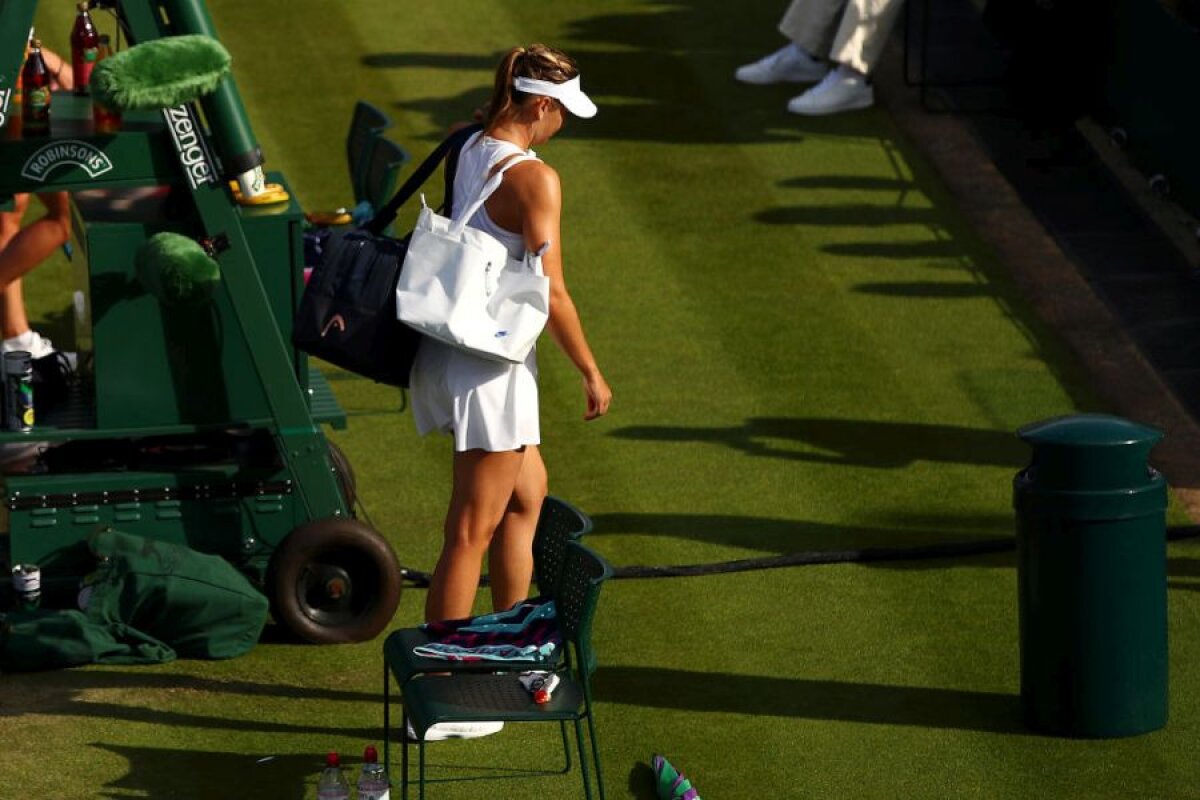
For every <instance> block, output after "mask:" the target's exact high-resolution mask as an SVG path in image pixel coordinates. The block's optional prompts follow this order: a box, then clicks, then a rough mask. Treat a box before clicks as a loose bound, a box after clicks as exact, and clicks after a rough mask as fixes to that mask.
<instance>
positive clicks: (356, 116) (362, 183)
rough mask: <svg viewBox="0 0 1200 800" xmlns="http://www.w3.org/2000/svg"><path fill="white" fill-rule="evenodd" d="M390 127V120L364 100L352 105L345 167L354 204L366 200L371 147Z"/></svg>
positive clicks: (347, 134) (347, 133)
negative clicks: (348, 174) (347, 171)
mask: <svg viewBox="0 0 1200 800" xmlns="http://www.w3.org/2000/svg"><path fill="white" fill-rule="evenodd" d="M390 127H392V120H391V118H390V117H389V116H388V115H387V114H385V113H383V111H381V110H380V109H379V108H378V107H376V106H374V105H372V104H370V103H368V102H367V101H366V100H359V101H358V102H357V103H355V104H354V113H353V114H352V115H351V116H350V130H348V131H347V132H346V167H347V169H348V170H349V172H350V189H351V190H352V191H353V192H354V202H356V203H361V202H362V201H363V200H366V199H367V188H366V187H367V183H366V180H367V161H368V157H369V155H370V153H371V145H372V143H373V142H374V140H376V139H378V138H379V137H380V136H381V135H382V134H383V132H384V131H385V130H387V129H388V128H390Z"/></svg>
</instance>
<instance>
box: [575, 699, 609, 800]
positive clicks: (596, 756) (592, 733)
mask: <svg viewBox="0 0 1200 800" xmlns="http://www.w3.org/2000/svg"><path fill="white" fill-rule="evenodd" d="M587 721H588V737H589V738H590V739H591V740H592V760H593V761H594V762H595V763H596V786H597V787H598V788H599V789H600V800H604V773H603V771H602V770H601V767H600V744H599V742H598V741H597V740H596V723H595V721H594V720H593V719H592V710H591V709H590V708H589V709H588V712H587ZM583 757H584V756H583V753H580V754H579V759H580V761H582V760H583Z"/></svg>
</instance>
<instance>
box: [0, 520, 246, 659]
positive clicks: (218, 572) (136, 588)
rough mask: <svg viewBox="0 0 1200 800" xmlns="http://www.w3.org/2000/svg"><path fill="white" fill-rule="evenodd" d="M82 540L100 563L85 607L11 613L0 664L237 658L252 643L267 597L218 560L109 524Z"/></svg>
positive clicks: (0, 636)
mask: <svg viewBox="0 0 1200 800" xmlns="http://www.w3.org/2000/svg"><path fill="white" fill-rule="evenodd" d="M88 544H89V546H90V547H91V550H92V552H93V553H94V554H95V555H96V557H97V560H98V566H97V570H96V574H95V575H94V576H92V578H91V579H90V584H91V586H92V594H91V599H90V601H89V602H88V606H87V609H86V610H84V611H82V612H80V611H54V610H39V611H29V612H14V613H12V614H9V615H8V616H7V618H6V619H5V621H4V622H3V624H2V625H0V670H5V671H8V672H23V671H30V670H39V669H53V668H57V667H72V666H79V665H81V664H151V663H163V662H167V661H173V660H174V659H175V658H176V657H180V656H182V657H184V658H233V657H235V656H239V655H242V654H243V653H246V652H248V651H249V650H250V649H251V648H252V647H254V645H255V643H257V642H258V637H259V635H260V634H261V633H262V629H263V626H264V625H265V624H266V621H267V599H266V598H265V597H264V596H263V595H262V594H261V593H260V592H259V591H258V590H256V589H255V588H254V587H253V586H252V585H251V584H250V582H249V581H248V580H247V579H246V578H245V576H243V575H242V574H241V573H240V572H238V571H237V570H236V569H235V568H234V567H233V566H232V565H231V564H230V563H229V562H227V561H225V560H224V559H223V558H220V557H218V556H210V555H204V554H202V553H197V552H196V551H194V550H191V549H189V548H187V547H183V546H181V545H175V544H168V543H164V542H156V541H154V540H152V539H144V538H142V537H139V536H131V535H129V534H124V533H119V532H117V531H113V530H101V531H97V532H96V533H94V534H92V536H91V537H90V539H89V542H88Z"/></svg>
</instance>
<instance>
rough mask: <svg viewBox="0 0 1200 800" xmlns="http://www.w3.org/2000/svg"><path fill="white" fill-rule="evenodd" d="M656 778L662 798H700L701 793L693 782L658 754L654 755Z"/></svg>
mask: <svg viewBox="0 0 1200 800" xmlns="http://www.w3.org/2000/svg"><path fill="white" fill-rule="evenodd" d="M654 778H655V780H656V782H657V786H658V796H659V799H660V800H700V794H699V793H698V792H697V791H696V790H695V789H694V788H692V782H691V781H689V780H688V779H687V777H685V776H684V774H683V773H682V772H680V771H679V770H677V769H675V767H673V766H671V762H670V761H667V759H665V758H663V757H662V756H660V755H658V754H655V756H654Z"/></svg>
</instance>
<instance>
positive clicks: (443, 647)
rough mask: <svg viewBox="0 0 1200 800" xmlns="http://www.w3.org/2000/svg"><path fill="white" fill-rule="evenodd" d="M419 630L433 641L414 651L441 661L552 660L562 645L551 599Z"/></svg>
mask: <svg viewBox="0 0 1200 800" xmlns="http://www.w3.org/2000/svg"><path fill="white" fill-rule="evenodd" d="M421 630H423V631H424V632H425V633H427V634H429V636H430V638H432V639H435V640H436V641H433V642H430V643H429V644H425V645H420V646H418V647H414V648H413V653H414V654H415V655H418V656H424V657H425V658H440V659H442V660H444V661H539V662H543V661H551V660H552V659H553V658H554V652H555V650H556V649H557V648H558V647H560V646H561V645H562V637H561V636H560V634H559V632H558V619H557V617H556V615H555V610H554V601H553V600H543V599H542V598H533V599H530V600H523V601H521V602H519V603H517V604H516V605H514V606H513V607H512V608H510V609H508V610H507V611H499V612H497V613H495V614H483V615H481V616H478V617H468V618H466V619H452V620H446V621H445V622H427V623H425V624H424V625H422V626H421Z"/></svg>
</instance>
